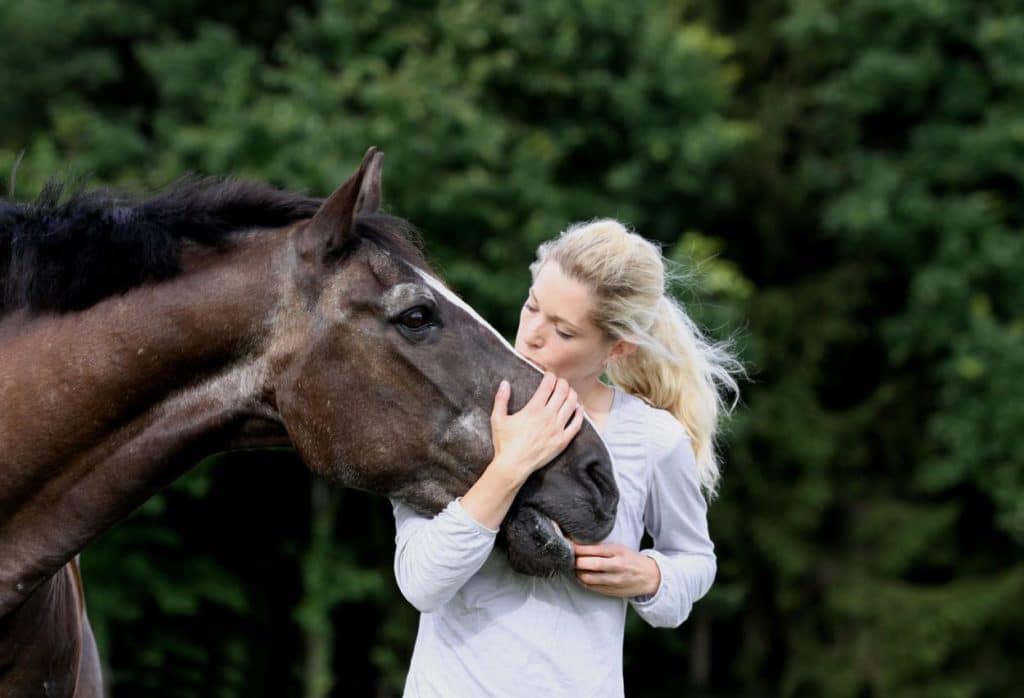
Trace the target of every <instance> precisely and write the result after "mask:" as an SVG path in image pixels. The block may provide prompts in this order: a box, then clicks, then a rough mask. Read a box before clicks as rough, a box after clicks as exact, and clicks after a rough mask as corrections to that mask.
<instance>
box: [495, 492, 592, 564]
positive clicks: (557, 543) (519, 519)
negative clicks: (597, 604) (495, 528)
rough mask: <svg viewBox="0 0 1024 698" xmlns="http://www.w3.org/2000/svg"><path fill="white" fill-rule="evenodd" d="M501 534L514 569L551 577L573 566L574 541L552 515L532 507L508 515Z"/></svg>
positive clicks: (521, 508)
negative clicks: (571, 540) (570, 539)
mask: <svg viewBox="0 0 1024 698" xmlns="http://www.w3.org/2000/svg"><path fill="white" fill-rule="evenodd" d="M502 533H503V534H504V537H505V541H506V542H507V544H508V561H509V564H511V565H512V569H514V570H515V571H516V572H520V573H522V574H528V575H532V576H534V577H552V576H554V575H556V574H559V573H568V572H571V571H572V569H573V562H574V560H575V556H574V554H573V548H572V543H571V542H569V539H568V538H567V537H566V536H565V534H564V533H562V529H561V528H559V526H558V524H557V523H555V522H554V521H553V520H551V518H549V517H547V516H545V515H544V514H542V513H540V512H539V511H537V510H536V509H534V508H533V507H531V506H522V507H519V508H518V510H517V511H516V513H515V515H514V516H511V517H506V519H505V522H504V523H503V524H502Z"/></svg>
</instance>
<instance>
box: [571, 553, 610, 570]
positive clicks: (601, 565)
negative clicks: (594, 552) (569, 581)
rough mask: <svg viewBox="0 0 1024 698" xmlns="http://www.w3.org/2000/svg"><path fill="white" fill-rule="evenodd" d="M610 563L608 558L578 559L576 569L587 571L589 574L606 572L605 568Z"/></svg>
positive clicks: (591, 557)
mask: <svg viewBox="0 0 1024 698" xmlns="http://www.w3.org/2000/svg"><path fill="white" fill-rule="evenodd" d="M607 563H608V558H606V557H593V556H586V557H579V556H577V557H576V569H578V570H586V571H587V572H605V571H606V569H605V566H606V565H607Z"/></svg>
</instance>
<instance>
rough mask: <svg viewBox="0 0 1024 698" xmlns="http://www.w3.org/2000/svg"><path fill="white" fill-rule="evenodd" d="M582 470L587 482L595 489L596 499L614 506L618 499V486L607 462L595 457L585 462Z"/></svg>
mask: <svg viewBox="0 0 1024 698" xmlns="http://www.w3.org/2000/svg"><path fill="white" fill-rule="evenodd" d="M584 472H585V473H586V479H587V482H588V483H589V484H590V486H591V487H593V488H594V489H595V490H596V491H597V494H598V500H599V501H600V502H602V503H604V504H605V505H606V506H609V507H614V506H615V503H616V502H618V500H619V488H618V487H617V486H616V484H615V475H614V474H613V473H612V470H611V466H610V465H609V464H608V462H606V461H603V460H600V459H597V458H595V459H594V460H592V461H590V462H589V463H587V465H586V468H585V469H584Z"/></svg>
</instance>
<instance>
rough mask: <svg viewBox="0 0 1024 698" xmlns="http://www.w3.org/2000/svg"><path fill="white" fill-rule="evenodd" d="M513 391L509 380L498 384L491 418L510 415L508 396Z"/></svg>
mask: <svg viewBox="0 0 1024 698" xmlns="http://www.w3.org/2000/svg"><path fill="white" fill-rule="evenodd" d="M511 392H512V389H511V387H510V386H509V384H508V381H506V380H503V381H502V382H501V385H499V386H498V392H497V393H495V395H494V409H493V410H491V419H498V418H501V417H507V416H508V397H509V394H510V393H511Z"/></svg>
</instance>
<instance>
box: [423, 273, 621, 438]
mask: <svg viewBox="0 0 1024 698" xmlns="http://www.w3.org/2000/svg"><path fill="white" fill-rule="evenodd" d="M413 269H415V270H416V273H417V274H419V275H420V276H421V277H422V278H423V280H424V281H426V282H427V285H428V286H430V287H431V288H432V289H434V290H435V291H437V292H438V293H440V294H441V295H442V296H444V297H445V298H447V299H448V300H449V301H451V302H452V303H453V304H454V305H456V306H458V307H459V308H461V309H462V310H464V311H466V313H467V314H468V315H469V316H470V317H471V318H473V319H474V320H476V321H477V322H479V323H480V324H481V325H483V326H484V327H486V328H487V329H488V330H490V331H491V333H492V334H494V336H495V337H497V338H498V341H500V342H501V344H502V346H504V347H505V348H506V349H508V350H509V351H510V352H512V355H513V356H515V357H516V358H517V359H519V360H520V361H522V362H524V363H525V364H526V365H528V366H531V367H532V368H534V369H536V370H537V371H539V372H540V373H544V369H542V368H541V367H540V366H538V365H537V364H535V363H533V362H532V361H530V360H529V359H527V358H526V357H525V356H523V355H522V354H520V353H519V352H517V351H516V350H515V347H513V346H512V345H511V344H510V343H509V341H508V340H507V339H505V338H504V337H502V336H501V333H500V332H498V330H496V329H494V328H493V327H492V326H491V324H490V323H489V322H487V321H486V320H484V319H483V318H482V317H480V315H479V313H477V312H476V311H475V310H473V308H472V306H470V305H469V304H468V303H466V301H464V300H462V299H461V298H459V297H458V296H457V295H455V293H453V292H452V291H451V290H450V289H449V288H448V287H446V286H445V285H444V284H442V283H441V282H440V281H438V280H437V279H435V278H434V277H433V276H431V275H430V274H428V273H426V272H425V271H423V270H422V269H420V268H418V267H413ZM495 391H497V386H495ZM583 418H584V419H585V420H587V422H589V423H590V426H591V427H593V428H594V432H595V433H597V435H598V437H599V438H600V439H601V442H602V443H604V446H605V450H606V451H608V453H611V449H609V448H608V444H607V443H605V441H604V437H602V436H601V432H600V430H599V429H598V428H597V425H595V424H594V422H593V421H592V420H591V419H590V416H589V415H588V414H587V412H586V410H584V411H583ZM488 434H490V432H489V431H488Z"/></svg>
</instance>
